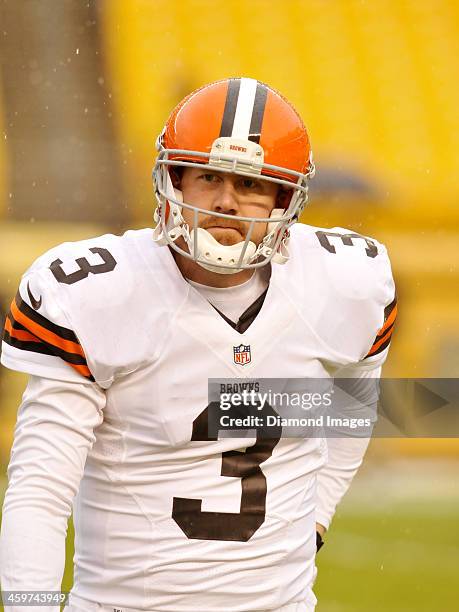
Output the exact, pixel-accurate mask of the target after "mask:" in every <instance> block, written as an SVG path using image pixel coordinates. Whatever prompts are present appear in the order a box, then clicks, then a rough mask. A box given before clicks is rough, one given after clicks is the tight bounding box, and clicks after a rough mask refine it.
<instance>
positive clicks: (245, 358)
mask: <svg viewBox="0 0 459 612" xmlns="http://www.w3.org/2000/svg"><path fill="white" fill-rule="evenodd" d="M233 356H234V363H237V365H247V364H248V363H250V362H251V361H252V356H251V354H250V344H240V345H239V346H233Z"/></svg>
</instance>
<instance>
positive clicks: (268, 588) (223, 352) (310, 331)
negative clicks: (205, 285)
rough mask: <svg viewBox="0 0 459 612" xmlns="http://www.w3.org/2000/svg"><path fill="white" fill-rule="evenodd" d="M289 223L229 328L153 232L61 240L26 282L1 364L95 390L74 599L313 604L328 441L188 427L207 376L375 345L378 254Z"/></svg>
mask: <svg viewBox="0 0 459 612" xmlns="http://www.w3.org/2000/svg"><path fill="white" fill-rule="evenodd" d="M291 233H292V235H291V241H290V245H289V250H290V252H291V260H290V261H289V262H288V263H287V264H286V265H284V266H279V265H273V269H272V275H271V279H270V284H269V288H268V292H267V295H266V298H265V301H264V303H263V306H262V308H261V311H260V312H259V313H258V315H257V317H256V318H255V320H254V322H253V323H252V324H251V325H250V326H249V328H248V329H247V330H246V331H245V332H244V333H242V334H241V333H239V332H238V331H236V330H235V329H234V328H233V327H232V326H230V325H229V324H228V323H227V321H225V320H224V319H223V318H222V317H221V315H220V314H219V313H218V312H217V311H216V310H215V308H213V307H212V306H211V305H210V304H209V303H208V302H207V301H206V300H205V299H204V297H203V296H202V295H200V293H199V292H198V291H197V290H196V289H195V288H194V287H192V286H191V285H190V284H189V283H187V282H186V281H185V280H184V278H183V277H182V276H181V274H180V272H179V270H178V268H177V267H176V264H175V262H174V259H173V257H172V255H171V253H170V251H169V249H168V248H166V247H158V246H157V245H156V244H155V243H154V242H153V240H152V230H150V229H146V230H140V231H129V232H127V233H126V234H124V236H121V237H117V236H113V235H106V236H101V237H99V238H95V239H91V240H87V241H82V242H78V243H66V244H63V245H61V246H59V247H57V248H56V249H53V250H51V251H50V252H48V253H47V254H46V255H44V256H43V257H41V258H40V259H39V260H37V262H36V263H35V264H34V265H33V266H32V267H31V269H30V270H29V271H28V272H27V273H26V274H25V275H24V277H23V279H22V282H21V285H20V288H19V292H18V294H17V296H16V298H15V300H14V302H13V305H12V307H11V312H10V314H9V316H8V318H7V324H6V331H5V336H4V342H3V345H2V363H3V364H4V365H6V366H8V367H11V368H13V369H17V370H21V371H23V372H27V373H29V374H33V375H35V376H41V377H47V378H52V379H57V380H61V381H70V382H74V381H84V382H85V383H86V384H87V385H94V386H97V387H98V389H99V390H100V388H101V389H103V390H105V395H106V403H105V407H104V409H103V421H102V423H101V424H100V426H99V427H98V428H97V429H96V432H95V434H96V440H95V443H94V445H93V447H92V449H91V450H90V452H89V454H88V457H87V461H86V465H85V468H84V475H83V478H82V481H81V486H80V490H79V493H78V496H77V498H76V500H75V505H74V520H75V528H76V541H75V549H76V554H75V583H74V587H73V591H72V592H73V593H74V594H75V595H76V596H77V597H80V598H82V599H86V600H90V601H93V602H99V603H102V604H104V605H111V604H116V606H118V607H119V608H120V609H123V607H126V608H132V609H142V610H154V611H155V612H156V611H158V612H189V610H191V609H193V610H200V611H201V612H219V611H222V610H231V611H232V612H247V611H250V610H271V609H273V610H274V609H276V608H280V607H282V606H284V605H286V604H289V603H292V602H301V601H306V602H308V601H309V602H311V605H313V602H314V601H315V599H314V595H313V593H312V590H311V585H312V581H313V571H314V554H315V528H314V524H315V477H316V473H317V471H318V470H319V468H320V467H321V466H322V465H323V464H324V461H325V458H326V446H325V444H324V441H323V440H321V439H319V438H312V439H296V438H289V439H287V438H286V439H283V438H280V439H275V440H259V441H258V442H257V440H256V439H250V438H246V439H232V438H231V439H228V438H225V439H219V440H214V439H208V440H206V439H203V437H202V427H201V426H202V423H203V419H204V418H205V416H206V414H207V413H206V410H207V406H208V379H209V378H245V377H250V378H252V377H253V378H279V377H288V378H295V377H299V378H301V377H314V378H324V377H325V378H328V377H331V376H333V374H334V373H335V372H336V371H338V370H339V369H341V368H343V367H346V366H352V365H353V364H357V363H359V362H360V363H362V364H365V363H368V367H372V368H374V367H375V362H376V363H380V362H381V361H383V360H384V358H385V356H386V354H387V346H388V344H389V340H390V334H391V330H392V327H393V318H394V316H395V312H396V307H395V299H394V284H393V280H392V275H391V270H390V264H389V260H388V258H387V254H386V250H385V248H384V246H383V245H381V244H379V243H377V242H376V241H374V240H370V239H368V238H363V237H361V236H358V235H356V234H351V233H349V232H348V231H347V230H344V229H342V228H334V229H332V230H323V229H319V228H314V227H309V226H304V225H296V226H294V227H293V228H292V232H291ZM241 344H242V345H243V346H244V347H245V348H244V352H245V354H246V358H245V359H244V360H240V359H238V358H237V351H235V348H237V347H238V346H240V345H241ZM248 354H249V355H250V358H248V357H247V355H248ZM363 367H365V366H363ZM68 410H69V411H71V410H72V405H69V406H68ZM200 428H201V431H199V430H200ZM199 433H200V434H201V435H198V434H199ZM204 438H205V436H204ZM229 602H230V603H229ZM311 609H312V608H311Z"/></svg>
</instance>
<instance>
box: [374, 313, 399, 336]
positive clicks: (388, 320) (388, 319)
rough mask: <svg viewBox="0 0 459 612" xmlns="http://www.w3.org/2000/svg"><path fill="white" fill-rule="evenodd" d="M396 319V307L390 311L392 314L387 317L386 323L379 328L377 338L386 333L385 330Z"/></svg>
mask: <svg viewBox="0 0 459 612" xmlns="http://www.w3.org/2000/svg"><path fill="white" fill-rule="evenodd" d="M396 317H397V306H394V308H393V309H392V312H391V313H390V315H389V316H388V317H387V319H386V321H385V322H384V325H383V326H382V327H381V329H380V330H379V332H378V334H377V335H378V336H381V335H382V334H384V333H385V332H386V330H387V329H388V328H389V327H390V326H391V325H392V323H393V322H394V321H395V319H396Z"/></svg>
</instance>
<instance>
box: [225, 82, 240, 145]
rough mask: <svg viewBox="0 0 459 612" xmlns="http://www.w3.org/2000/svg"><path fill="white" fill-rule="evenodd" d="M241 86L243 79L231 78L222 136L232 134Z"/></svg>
mask: <svg viewBox="0 0 459 612" xmlns="http://www.w3.org/2000/svg"><path fill="white" fill-rule="evenodd" d="M240 88H241V79H229V82H228V92H227V94H226V101H225V109H224V111H223V119H222V125H221V128H220V136H231V132H232V131H233V124H234V117H235V115H236V107H237V102H238V98H239V90H240Z"/></svg>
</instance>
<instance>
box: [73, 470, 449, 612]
mask: <svg viewBox="0 0 459 612" xmlns="http://www.w3.org/2000/svg"><path fill="white" fill-rule="evenodd" d="M457 472H458V464H457V462H445V461H441V462H437V461H432V460H422V461H421V460H410V461H407V460H405V461H390V462H386V463H384V465H382V466H381V465H377V464H375V462H374V461H373V462H370V464H367V465H366V467H365V468H364V469H363V470H362V472H361V473H360V474H359V475H358V478H357V479H356V481H355V482H354V485H353V487H352V489H351V491H350V493H349V494H348V495H347V497H346V499H345V500H344V501H343V503H342V504H341V507H340V509H339V512H338V514H337V516H336V518H335V521H334V523H333V526H332V529H331V530H330V532H329V533H328V534H327V539H326V545H325V546H324V547H323V548H322V550H321V552H320V554H319V556H318V567H319V577H318V579H317V583H316V586H315V592H316V594H317V596H318V598H319V604H318V606H317V612H370V611H371V612H383V611H384V612H437V611H438V612H450V611H451V612H453V611H455V610H457V609H458V607H459V606H458V603H459V579H458V570H459V529H458V509H459V485H458V484H457ZM72 534H73V532H72V530H71V529H70V530H69V536H71V535H72ZM67 553H68V554H67V566H66V573H65V577H64V583H63V589H64V590H67V589H68V588H69V587H70V586H71V580H72V579H71V575H72V572H71V558H72V548H71V537H69V541H68V546H67ZM229 611H230V608H228V610H225V611H222V612H229Z"/></svg>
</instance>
